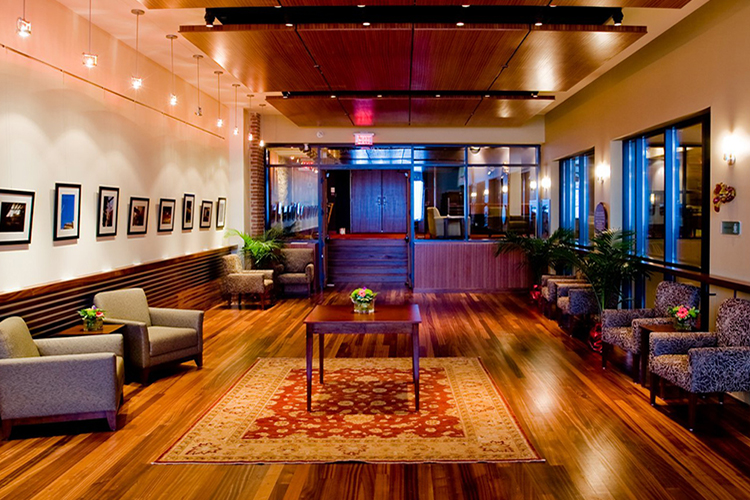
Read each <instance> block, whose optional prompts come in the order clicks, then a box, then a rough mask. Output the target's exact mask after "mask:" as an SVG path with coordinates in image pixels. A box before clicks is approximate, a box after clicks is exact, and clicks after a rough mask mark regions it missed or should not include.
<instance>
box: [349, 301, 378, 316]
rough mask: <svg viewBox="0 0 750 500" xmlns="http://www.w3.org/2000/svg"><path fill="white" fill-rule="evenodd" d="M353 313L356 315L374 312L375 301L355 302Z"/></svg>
mask: <svg viewBox="0 0 750 500" xmlns="http://www.w3.org/2000/svg"><path fill="white" fill-rule="evenodd" d="M354 312H355V313H357V314H372V313H374V312H375V299H373V300H372V302H355V303H354Z"/></svg>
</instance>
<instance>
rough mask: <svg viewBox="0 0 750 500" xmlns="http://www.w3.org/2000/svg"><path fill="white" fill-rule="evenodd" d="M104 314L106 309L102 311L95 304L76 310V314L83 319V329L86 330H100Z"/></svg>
mask: <svg viewBox="0 0 750 500" xmlns="http://www.w3.org/2000/svg"><path fill="white" fill-rule="evenodd" d="M105 314H106V311H104V309H97V307H96V306H91V307H89V308H88V309H81V310H80V311H78V315H79V316H81V319H83V329H84V330H85V331H87V332H96V331H99V330H101V329H102V327H103V326H104V316H105Z"/></svg>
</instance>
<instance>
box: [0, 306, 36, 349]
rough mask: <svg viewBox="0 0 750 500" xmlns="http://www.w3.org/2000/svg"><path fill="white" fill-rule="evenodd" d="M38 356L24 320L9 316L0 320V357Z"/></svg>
mask: <svg viewBox="0 0 750 500" xmlns="http://www.w3.org/2000/svg"><path fill="white" fill-rule="evenodd" d="M38 356H39V349H37V347H36V344H34V340H33V339H32V338H31V332H29V329H28V327H27V326H26V322H25V321H24V320H22V319H21V318H19V317H18V316H11V317H10V318H8V319H5V320H3V321H2V322H0V359H9V358H34V357H38Z"/></svg>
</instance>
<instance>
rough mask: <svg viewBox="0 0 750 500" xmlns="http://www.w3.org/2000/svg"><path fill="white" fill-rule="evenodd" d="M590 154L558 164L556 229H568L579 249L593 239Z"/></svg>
mask: <svg viewBox="0 0 750 500" xmlns="http://www.w3.org/2000/svg"><path fill="white" fill-rule="evenodd" d="M594 175H595V173H594V151H593V150H591V151H587V152H585V153H582V154H580V155H576V156H571V157H570V158H565V159H563V160H561V161H560V227H563V228H567V229H570V230H571V231H573V233H574V234H575V239H576V242H578V244H579V245H588V244H589V241H590V239H591V237H592V236H594V209H595V201H594V189H595V187H596V184H595V179H594Z"/></svg>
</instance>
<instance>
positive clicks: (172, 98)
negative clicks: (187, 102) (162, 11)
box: [167, 35, 177, 106]
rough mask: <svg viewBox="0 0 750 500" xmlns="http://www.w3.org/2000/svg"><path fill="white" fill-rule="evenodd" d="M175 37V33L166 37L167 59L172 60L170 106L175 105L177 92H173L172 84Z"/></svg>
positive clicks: (173, 86)
mask: <svg viewBox="0 0 750 500" xmlns="http://www.w3.org/2000/svg"><path fill="white" fill-rule="evenodd" d="M175 38H177V35H167V39H168V40H169V59H170V60H171V62H172V93H171V94H169V105H170V106H177V94H176V93H175V84H174V41H175Z"/></svg>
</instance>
